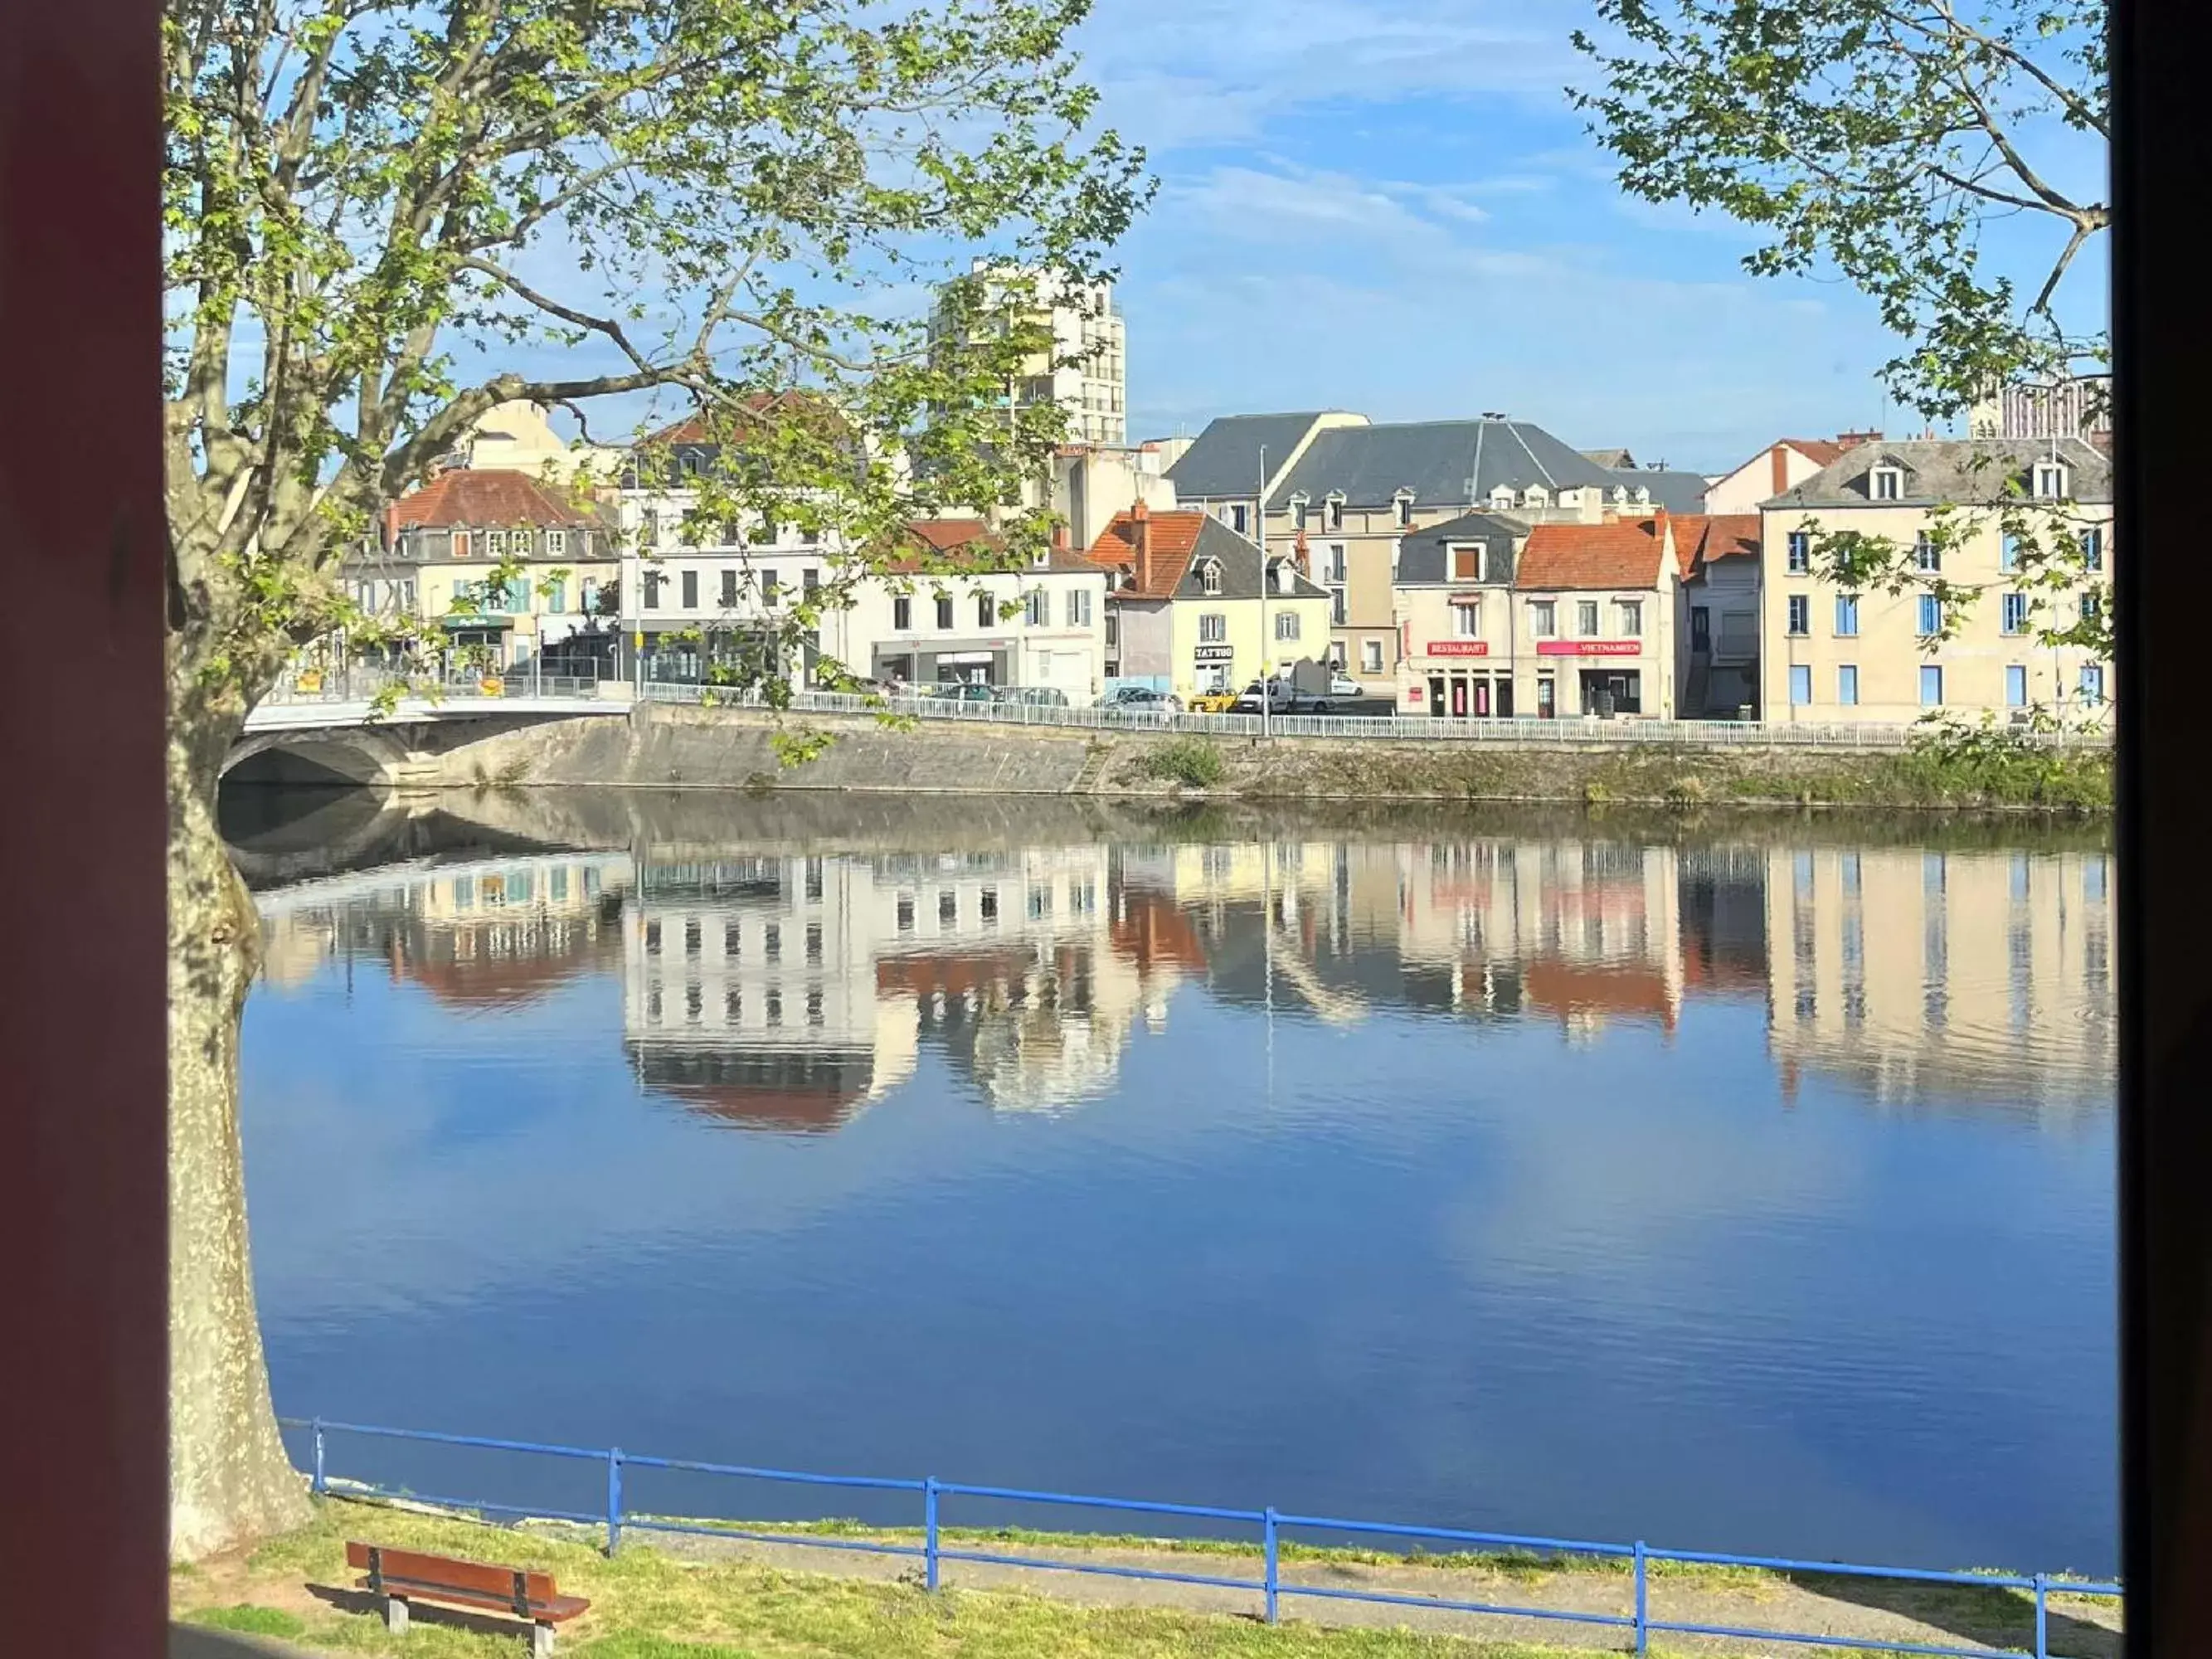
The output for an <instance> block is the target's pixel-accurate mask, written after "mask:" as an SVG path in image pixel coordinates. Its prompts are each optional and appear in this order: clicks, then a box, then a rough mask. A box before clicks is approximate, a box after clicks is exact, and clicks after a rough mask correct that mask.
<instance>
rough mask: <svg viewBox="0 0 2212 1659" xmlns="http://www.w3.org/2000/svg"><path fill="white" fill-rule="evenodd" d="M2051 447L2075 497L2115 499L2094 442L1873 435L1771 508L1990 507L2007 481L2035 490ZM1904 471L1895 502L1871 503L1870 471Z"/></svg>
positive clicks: (1787, 492) (2106, 468) (2109, 474)
mask: <svg viewBox="0 0 2212 1659" xmlns="http://www.w3.org/2000/svg"><path fill="white" fill-rule="evenodd" d="M2054 451H2055V452H2056V453H2057V457H2058V459H2060V460H2062V461H2063V462H2064V463H2065V464H2066V465H2067V467H2068V469H2069V471H2070V473H2071V475H2072V476H2071V478H2070V479H2069V491H2070V494H2071V495H2072V497H2073V499H2074V500H2075V501H2111V500H2112V463H2111V462H2110V461H2108V460H2107V459H2106V458H2105V456H2104V455H2103V454H2102V453H2100V451H2099V450H2098V449H2097V448H2096V447H2095V446H2094V445H2093V444H2088V443H2085V442H2083V441H2081V439H2079V438H2061V439H2059V440H2058V441H2057V443H2056V444H2055V445H2054V444H2053V443H2052V441H2051V440H2050V439H2048V438H1915V439H1910V440H1906V441H1898V442H1893V441H1889V440H1887V439H1875V440H1871V441H1868V442H1866V443H1863V444H1860V445H1857V447H1853V448H1851V449H1848V450H1845V451H1844V456H1843V459H1841V460H1838V461H1837V462H1835V463H1834V464H1833V465H1830V466H1825V467H1823V468H1821V469H1820V471H1818V472H1815V473H1814V475H1813V476H1812V477H1809V478H1808V479H1806V480H1805V481H1804V482H1803V483H1801V484H1798V485H1796V487H1795V488H1793V489H1785V490H1784V491H1783V492H1782V494H1780V495H1776V496H1772V497H1771V498H1770V499H1769V500H1768V501H1767V502H1766V503H1765V504H1766V505H1768V506H1771V507H1868V506H1883V507H1889V506H1906V507H1915V506H1917V507H1929V506H1934V505H1936V504H1937V503H1939V502H1943V501H1948V502H1951V503H1953V504H1954V505H1957V506H1962V507H1964V506H1972V505H1976V504H1981V505H1990V506H1993V505H1995V504H1996V502H1997V501H2001V500H2002V499H2003V498H2004V497H2005V495H2006V493H2007V492H2006V489H2005V486H2006V484H2007V483H2008V481H2012V480H2017V481H2018V483H2019V484H2020V486H2021V489H2022V490H2023V491H2026V490H2028V489H2032V488H2033V483H2034V477H2035V464H2036V463H2037V462H2038V461H2041V460H2048V459H2050V458H2051V455H2052V453H2054ZM1882 465H1894V466H1897V467H1900V468H1902V469H1903V471H1904V473H1905V477H1904V480H1903V494H1902V496H1901V498H1900V499H1899V501H1895V502H1890V501H1882V502H1876V501H1875V500H1874V486H1873V483H1872V482H1871V481H1870V479H1869V474H1870V473H1872V472H1873V471H1874V470H1875V468H1876V467H1878V466H1882Z"/></svg>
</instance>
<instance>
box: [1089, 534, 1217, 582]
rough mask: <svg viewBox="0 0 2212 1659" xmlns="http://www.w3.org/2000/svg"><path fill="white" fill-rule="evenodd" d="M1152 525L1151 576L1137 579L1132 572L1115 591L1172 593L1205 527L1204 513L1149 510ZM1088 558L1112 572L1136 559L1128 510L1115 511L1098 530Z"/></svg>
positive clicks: (1134, 561)
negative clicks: (1102, 527)
mask: <svg viewBox="0 0 2212 1659" xmlns="http://www.w3.org/2000/svg"><path fill="white" fill-rule="evenodd" d="M1146 522H1147V523H1148V524H1149V525H1150V526H1151V529H1150V530H1149V531H1148V532H1147V534H1148V535H1149V536H1150V537H1151V545H1152V580H1151V581H1150V582H1147V583H1140V582H1139V579H1138V578H1137V577H1136V576H1134V575H1132V576H1131V577H1130V578H1129V580H1127V582H1126V583H1123V584H1121V586H1118V587H1117V588H1116V589H1115V592H1119V593H1122V594H1125V595H1127V597H1129V598H1131V599H1172V598H1173V597H1174V596H1175V591H1176V584H1177V583H1179V582H1181V581H1182V579H1183V574H1184V573H1185V572H1186V571H1188V569H1189V568H1190V556H1191V555H1192V554H1193V553H1194V552H1195V551H1196V550H1197V548H1198V537H1199V532H1200V531H1202V530H1203V529H1205V527H1206V514H1205V513H1197V512H1190V513H1184V512H1170V513H1149V514H1147V515H1146ZM1091 562H1092V563H1093V564H1097V565H1103V566H1105V567H1106V568H1107V570H1108V572H1109V574H1111V573H1112V572H1114V571H1116V570H1118V569H1120V568H1121V567H1122V566H1124V565H1127V566H1129V567H1132V568H1133V567H1134V566H1135V564H1136V562H1137V532H1136V521H1135V520H1134V519H1133V518H1132V517H1131V516H1130V515H1129V514H1128V513H1115V515H1114V521H1113V522H1112V523H1111V524H1109V525H1108V526H1106V528H1105V529H1103V530H1102V531H1100V532H1098V539H1097V541H1095V542H1093V543H1091Z"/></svg>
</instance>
